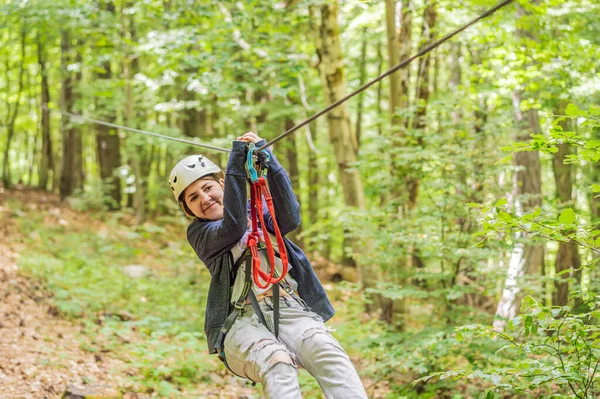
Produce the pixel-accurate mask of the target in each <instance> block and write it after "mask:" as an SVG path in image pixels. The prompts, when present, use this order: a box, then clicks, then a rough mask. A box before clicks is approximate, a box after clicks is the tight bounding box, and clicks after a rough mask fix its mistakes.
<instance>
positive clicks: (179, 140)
mask: <svg viewBox="0 0 600 399" xmlns="http://www.w3.org/2000/svg"><path fill="white" fill-rule="evenodd" d="M42 108H44V109H46V110H48V111H51V112H58V113H60V114H62V115H65V116H68V117H70V118H73V119H81V120H83V121H86V122H91V123H96V124H98V125H103V126H108V127H113V128H115V129H122V130H128V131H130V132H134V133H141V134H145V135H147V136H152V137H158V138H161V139H166V140H173V141H178V142H180V143H185V144H189V145H194V146H197V147H204V148H210V149H211V150H217V151H223V152H231V150H228V149H226V148H221V147H215V146H213V145H210V144H201V143H196V142H194V141H190V140H185V139H180V138H177V137H171V136H165V135H162V134H158V133H152V132H148V131H146V130H141V129H136V128H133V127H127V126H122V125H117V124H116V123H110V122H105V121H101V120H99V119H94V118H88V117H86V116H83V115H77V114H73V113H71V112H67V111H63V110H60V109H52V108H48V105H47V104H44V105H42Z"/></svg>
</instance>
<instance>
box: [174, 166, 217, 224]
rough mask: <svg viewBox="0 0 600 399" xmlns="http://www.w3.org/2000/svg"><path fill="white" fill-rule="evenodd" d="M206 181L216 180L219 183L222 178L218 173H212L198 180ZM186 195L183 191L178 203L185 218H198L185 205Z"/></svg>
mask: <svg viewBox="0 0 600 399" xmlns="http://www.w3.org/2000/svg"><path fill="white" fill-rule="evenodd" d="M205 179H214V180H215V181H216V182H218V181H219V180H220V179H221V176H220V175H219V174H218V173H211V174H208V175H204V176H202V177H201V178H199V179H198V180H205ZM186 188H187V187H186ZM184 193H185V190H183V191H182V192H181V194H179V201H178V202H179V206H180V207H181V209H183V213H185V216H187V217H189V218H197V217H198V216H196V215H194V213H193V212H192V211H191V210H190V208H189V207H188V206H187V204H186V203H185V200H184V199H183V194H184Z"/></svg>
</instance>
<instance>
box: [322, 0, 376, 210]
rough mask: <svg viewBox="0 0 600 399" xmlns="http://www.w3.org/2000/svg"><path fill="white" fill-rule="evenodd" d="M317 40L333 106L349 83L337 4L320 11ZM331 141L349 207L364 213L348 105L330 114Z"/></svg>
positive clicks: (326, 84) (328, 119)
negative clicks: (343, 55)
mask: <svg viewBox="0 0 600 399" xmlns="http://www.w3.org/2000/svg"><path fill="white" fill-rule="evenodd" d="M319 11H320V12H319V15H318V16H317V18H318V20H317V24H318V25H317V27H316V31H315V40H316V44H317V55H318V57H319V61H320V62H319V72H320V74H321V81H322V82H323V88H324V91H325V100H326V101H325V102H326V103H327V104H328V105H330V104H333V103H334V102H336V101H337V100H339V99H341V98H342V97H344V96H346V79H345V77H344V68H343V62H342V47H341V44H340V32H339V26H338V22H337V12H338V6H337V2H333V3H332V4H329V5H324V6H321V7H320V8H319ZM327 126H328V130H329V139H330V141H331V144H332V145H333V147H334V152H335V158H336V161H337V166H338V171H339V175H340V181H341V183H342V189H343V193H344V202H345V204H346V205H347V206H351V207H356V208H358V209H361V210H363V209H365V208H366V203H365V195H364V191H363V187H362V182H361V179H360V175H359V173H358V170H357V169H355V168H354V164H355V163H356V160H357V154H358V143H357V141H356V135H355V134H354V133H353V132H352V127H351V125H350V116H349V114H348V108H347V107H346V104H342V105H340V106H339V107H337V108H335V109H334V110H333V111H331V112H329V113H328V114H327Z"/></svg>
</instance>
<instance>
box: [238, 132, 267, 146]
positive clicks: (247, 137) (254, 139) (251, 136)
mask: <svg viewBox="0 0 600 399" xmlns="http://www.w3.org/2000/svg"><path fill="white" fill-rule="evenodd" d="M237 140H238V141H245V142H246V143H255V144H256V143H258V142H259V141H261V140H262V139H261V138H260V137H258V135H257V134H256V133H254V132H248V133H246V134H244V135H242V136H240V137H238V138H237Z"/></svg>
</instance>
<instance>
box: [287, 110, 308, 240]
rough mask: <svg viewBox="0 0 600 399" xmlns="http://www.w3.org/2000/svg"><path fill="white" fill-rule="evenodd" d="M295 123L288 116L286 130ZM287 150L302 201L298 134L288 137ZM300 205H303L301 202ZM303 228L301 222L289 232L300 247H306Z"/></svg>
mask: <svg viewBox="0 0 600 399" xmlns="http://www.w3.org/2000/svg"><path fill="white" fill-rule="evenodd" d="M294 125H295V123H294V121H293V120H292V119H291V118H289V117H286V118H285V125H284V131H288V130H289V129H291V128H293V127H294ZM285 150H286V155H287V161H288V168H287V171H288V172H289V175H290V180H291V182H292V186H293V187H294V191H295V192H296V197H297V199H298V202H300V201H301V198H300V195H299V193H300V168H299V167H298V147H297V145H296V136H292V137H289V138H288V141H287V143H286V145H285ZM300 205H302V203H301V202H300ZM302 229H303V226H302V224H300V226H298V228H297V229H296V230H294V231H293V232H291V233H289V234H288V235H289V238H290V239H291V240H292V241H294V242H295V243H296V244H297V245H298V246H299V247H300V248H302V249H305V245H304V240H303V239H302V238H300V237H299V236H300V235H302Z"/></svg>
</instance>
